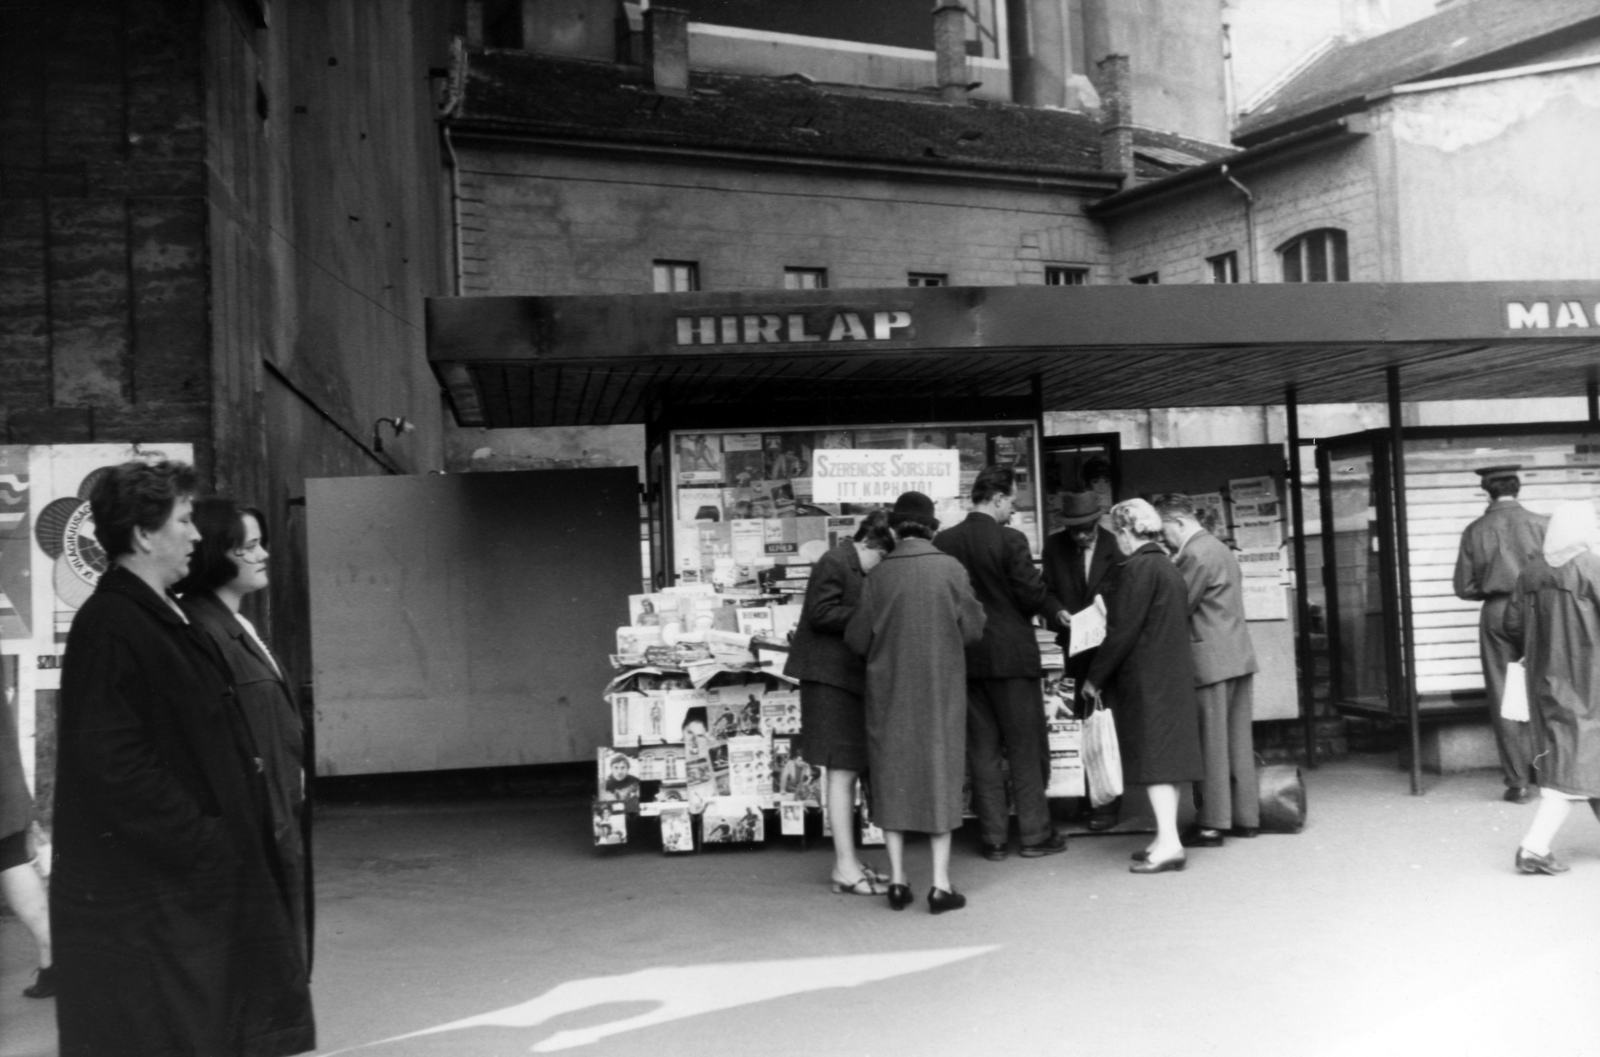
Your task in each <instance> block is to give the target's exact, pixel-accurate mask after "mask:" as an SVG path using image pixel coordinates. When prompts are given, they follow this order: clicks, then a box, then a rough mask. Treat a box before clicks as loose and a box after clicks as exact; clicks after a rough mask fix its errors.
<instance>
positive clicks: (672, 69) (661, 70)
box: [644, 4, 689, 95]
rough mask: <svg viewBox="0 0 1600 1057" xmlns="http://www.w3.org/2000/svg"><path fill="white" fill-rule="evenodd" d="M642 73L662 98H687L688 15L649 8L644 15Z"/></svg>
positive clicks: (665, 9) (655, 7) (670, 8)
mask: <svg viewBox="0 0 1600 1057" xmlns="http://www.w3.org/2000/svg"><path fill="white" fill-rule="evenodd" d="M644 70H645V75H646V76H647V77H648V78H649V79H650V83H651V84H652V85H654V86H655V90H656V91H657V92H660V93H661V94H662V95H688V94H689V13H688V12H687V11H680V10H678V9H677V8H672V7H657V6H655V5H654V4H652V5H650V7H649V8H647V9H646V10H645V13H644Z"/></svg>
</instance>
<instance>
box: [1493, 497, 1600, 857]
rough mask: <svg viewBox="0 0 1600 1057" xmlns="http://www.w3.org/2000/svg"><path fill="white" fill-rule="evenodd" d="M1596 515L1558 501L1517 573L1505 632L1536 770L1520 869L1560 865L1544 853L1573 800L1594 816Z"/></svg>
mask: <svg viewBox="0 0 1600 1057" xmlns="http://www.w3.org/2000/svg"><path fill="white" fill-rule="evenodd" d="M1597 550H1600V518H1597V517H1596V514H1595V508H1594V504H1592V503H1587V502H1583V503H1564V504H1562V505H1561V506H1560V507H1557V508H1556V512H1555V514H1554V515H1553V516H1552V517H1551V518H1550V527H1549V529H1548V530H1547V531H1546V532H1545V537H1544V553H1543V554H1542V555H1541V556H1540V557H1537V558H1535V559H1534V560H1533V561H1532V562H1531V563H1529V564H1528V566H1527V567H1526V568H1524V569H1523V570H1522V575H1521V576H1520V577H1519V578H1518V579H1517V586H1516V589H1515V590H1513V591H1512V593H1511V601H1510V602H1509V603H1508V604H1507V606H1506V614H1505V625H1504V626H1505V633H1506V636H1507V637H1508V638H1510V639H1511V641H1512V642H1513V643H1515V644H1516V645H1517V647H1518V649H1520V650H1521V652H1522V655H1523V665H1524V667H1526V669H1527V687H1528V720H1529V722H1530V724H1531V725H1532V729H1533V738H1534V766H1535V767H1536V768H1537V769H1538V773H1539V810H1538V812H1537V813H1536V814H1535V815H1534V817H1533V824H1532V825H1531V826H1529V827H1528V832H1527V835H1526V836H1524V837H1523V838H1522V843H1521V845H1520V846H1518V848H1517V856H1516V860H1515V862H1516V867H1517V870H1518V872H1520V873H1525V874H1559V873H1565V872H1566V871H1567V869H1568V867H1567V864H1566V863H1564V862H1562V861H1561V860H1559V859H1557V858H1556V857H1555V856H1554V855H1553V854H1552V853H1551V851H1550V843H1551V841H1553V840H1554V839H1555V835H1556V833H1557V831H1559V830H1560V829H1561V825H1562V823H1564V822H1566V820H1567V815H1568V814H1569V813H1570V812H1571V811H1572V805H1573V803H1574V802H1578V803H1582V802H1583V801H1585V800H1587V801H1588V802H1589V806H1590V807H1591V808H1593V809H1594V811H1595V814H1596V816H1597V817H1600V554H1597V553H1596V551H1597Z"/></svg>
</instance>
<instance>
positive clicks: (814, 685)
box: [783, 510, 894, 896]
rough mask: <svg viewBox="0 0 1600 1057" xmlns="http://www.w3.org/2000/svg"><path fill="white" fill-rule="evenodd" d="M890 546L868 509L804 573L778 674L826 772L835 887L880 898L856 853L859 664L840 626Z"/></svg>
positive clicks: (860, 764) (862, 743)
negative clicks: (786, 681)
mask: <svg viewBox="0 0 1600 1057" xmlns="http://www.w3.org/2000/svg"><path fill="white" fill-rule="evenodd" d="M893 546H894V538H893V537H892V536H890V534H889V515H888V514H886V513H884V512H883V511H881V510H880V511H874V512H873V513H871V514H868V515H867V516H866V517H865V518H864V519H863V520H862V522H861V525H860V527H859V528H858V529H857V530H856V536H855V539H854V540H846V541H845V542H843V543H841V544H839V545H838V546H837V547H835V548H833V549H832V550H830V551H828V553H826V554H824V555H823V556H822V558H821V559H820V560H819V561H818V562H817V564H816V567H815V568H813V569H812V570H811V579H810V580H809V582H807V584H806V600H805V605H804V606H802V607H801V610H800V621H799V623H798V624H797V625H796V627H795V632H794V645H793V647H792V648H791V650H790V653H789V663H788V664H787V665H785V666H784V669H783V674H785V675H787V676H788V677H789V678H791V679H798V680H800V730H801V735H800V737H801V755H802V756H803V757H804V758H805V761H806V762H807V763H810V764H815V765H817V766H821V767H826V768H827V769H828V797H827V800H828V821H829V823H831V826H832V829H833V853H834V861H833V878H832V882H831V883H832V887H833V890H834V891H835V892H839V893H848V894H850V895H858V896H876V895H883V893H884V892H885V890H886V889H885V887H884V886H885V885H886V884H887V882H888V878H886V877H884V876H883V875H882V874H880V873H878V872H877V871H876V870H873V869H872V868H870V867H868V866H865V865H864V864H863V863H862V862H861V860H860V859H859V858H858V857H857V856H856V839H855V826H854V825H853V823H854V819H855V798H856V779H857V777H858V776H859V775H860V774H861V772H863V771H865V770H866V769H867V718H866V704H865V702H864V701H863V700H862V696H861V695H862V692H863V691H864V690H865V688H866V677H867V675H866V665H865V664H864V663H863V662H862V660H861V658H860V657H858V656H857V655H856V654H854V653H852V652H851V651H850V649H849V647H847V646H846V645H845V644H844V629H845V625H847V624H848V623H850V614H851V613H853V612H855V608H856V602H857V600H859V599H860V597H861V585H862V584H863V583H864V582H865V581H866V575H867V573H869V572H871V571H872V569H873V568H874V567H875V566H876V565H877V564H878V562H879V561H880V560H881V559H882V558H883V556H884V555H885V554H886V553H888V551H889V550H890V549H891V548H892V547H893Z"/></svg>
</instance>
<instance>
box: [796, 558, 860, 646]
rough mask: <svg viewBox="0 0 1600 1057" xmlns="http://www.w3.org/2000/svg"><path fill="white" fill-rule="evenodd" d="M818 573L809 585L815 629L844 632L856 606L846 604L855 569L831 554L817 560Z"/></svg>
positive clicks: (809, 612) (811, 620) (809, 607)
mask: <svg viewBox="0 0 1600 1057" xmlns="http://www.w3.org/2000/svg"><path fill="white" fill-rule="evenodd" d="M816 572H817V574H818V575H816V576H815V578H814V579H813V580H812V581H811V583H809V584H807V585H806V601H805V606H806V613H805V615H806V618H807V620H808V621H809V626H810V628H811V630H812V631H820V632H822V633H823V634H824V635H843V634H844V629H845V625H847V624H849V623H850V614H851V612H852V611H853V610H854V608H855V607H854V606H848V605H845V601H844V597H845V589H846V587H847V585H848V583H849V577H850V575H851V571H850V568H849V566H847V565H846V564H845V563H843V562H839V561H835V560H833V559H832V558H831V557H828V558H824V560H822V561H820V562H818V563H817V570H816Z"/></svg>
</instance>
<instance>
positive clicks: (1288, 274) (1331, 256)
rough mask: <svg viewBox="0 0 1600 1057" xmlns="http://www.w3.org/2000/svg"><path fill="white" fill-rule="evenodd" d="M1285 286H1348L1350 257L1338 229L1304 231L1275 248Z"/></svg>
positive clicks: (1342, 235) (1342, 233) (1341, 233)
mask: <svg viewBox="0 0 1600 1057" xmlns="http://www.w3.org/2000/svg"><path fill="white" fill-rule="evenodd" d="M1278 260H1279V261H1280V262H1282V265H1283V281H1284V282H1286V283H1348V282H1349V281H1350V256H1349V254H1348V253H1347V252H1346V250H1345V238H1344V232H1343V231H1340V230H1339V229H1338V228H1317V229H1316V230H1315V231H1307V232H1306V233H1305V234H1303V235H1296V236H1295V237H1294V238H1292V239H1290V240H1289V241H1288V242H1285V243H1284V244H1283V245H1282V246H1279V247H1278Z"/></svg>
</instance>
